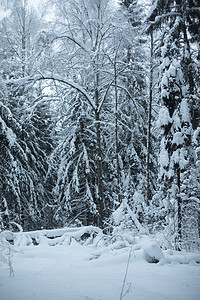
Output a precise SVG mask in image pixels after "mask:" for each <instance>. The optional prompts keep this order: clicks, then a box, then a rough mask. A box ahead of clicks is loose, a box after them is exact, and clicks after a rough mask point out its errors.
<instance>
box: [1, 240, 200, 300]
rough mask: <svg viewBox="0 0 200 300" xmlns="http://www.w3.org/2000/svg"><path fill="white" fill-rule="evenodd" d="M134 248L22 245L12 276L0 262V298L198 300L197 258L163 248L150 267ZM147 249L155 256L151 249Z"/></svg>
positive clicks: (199, 266) (140, 250)
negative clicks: (155, 261) (156, 260)
mask: <svg viewBox="0 0 200 300" xmlns="http://www.w3.org/2000/svg"><path fill="white" fill-rule="evenodd" d="M146 244H147V243H146ZM138 245H139V244H137V245H134V246H133V247H132V246H131V247H121V248H120V247H118V249H115V247H110V248H109V249H108V248H106V247H100V248H97V247H96V245H94V244H93V243H92V244H88V245H84V244H80V243H79V242H77V241H76V240H75V239H72V240H71V241H70V243H63V244H62V245H61V244H57V245H55V246H50V245H49V244H48V243H40V244H39V245H37V246H35V245H33V244H31V245H29V246H23V245H22V246H20V247H18V250H16V252H15V253H14V255H13V257H12V264H13V269H14V276H12V277H11V276H9V266H8V265H6V264H5V263H3V262H0V299H1V300H31V299H34V300H86V299H87V300H121V299H124V300H199V299H200V264H199V263H197V261H196V260H195V259H194V257H196V258H197V256H198V255H199V254H197V255H196V256H194V255H193V256H192V255H190V254H186V253H178V252H175V251H168V250H167V251H166V252H163V253H164V257H165V258H164V259H161V260H160V262H158V263H149V262H148V259H147V255H146V254H147V252H148V251H146V252H145V250H144V249H143V248H145V247H141V246H140V247H139V246H138ZM146 248H148V247H146ZM149 249H150V252H151V253H152V251H154V252H155V253H156V249H155V247H154V246H152V245H151V247H150V248H149ZM152 249H153V250H152ZM145 253H146V254H145ZM198 259H199V256H198ZM127 267H128V269H127ZM122 289H123V290H122ZM120 295H121V296H120Z"/></svg>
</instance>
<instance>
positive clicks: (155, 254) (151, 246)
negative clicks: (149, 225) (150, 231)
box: [140, 236, 164, 263]
mask: <svg viewBox="0 0 200 300" xmlns="http://www.w3.org/2000/svg"><path fill="white" fill-rule="evenodd" d="M140 246H141V248H142V250H143V252H144V258H145V260H146V261H147V262H149V263H158V262H160V261H161V260H162V261H164V254H163V252H162V250H161V248H160V246H159V245H158V244H157V242H156V241H155V240H153V239H151V238H150V237H148V236H143V237H141V240H140Z"/></svg>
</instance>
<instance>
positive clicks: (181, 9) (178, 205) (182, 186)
mask: <svg viewBox="0 0 200 300" xmlns="http://www.w3.org/2000/svg"><path fill="white" fill-rule="evenodd" d="M194 15H195V17H194ZM192 19H193V21H194V24H193V25H194V27H193V26H192V28H193V29H191V23H193V22H192V21H191V20H192ZM148 20H149V22H150V25H149V30H150V31H151V30H160V29H161V36H162V39H161V41H160V42H161V44H160V46H161V58H162V60H161V64H160V70H159V71H160V82H161V84H160V97H161V101H162V106H163V107H162V108H161V110H160V115H159V121H158V123H159V125H160V128H161V129H162V139H161V145H160V157H159V164H160V178H159V184H160V190H159V193H158V195H157V197H155V198H158V197H159V199H161V202H162V205H164V211H165V212H164V217H165V220H166V223H167V225H168V228H170V230H169V236H170V237H172V236H171V233H172V232H173V238H172V243H174V246H175V247H176V248H177V249H178V250H181V249H182V248H186V249H189V248H190V247H191V245H192V244H194V240H195V243H196V245H197V241H198V234H197V232H198V224H197V221H196V222H193V221H192V213H191V211H193V215H195V216H196V217H195V219H196V220H197V219H198V213H199V207H198V194H197V193H196V192H195V191H196V190H197V189H198V183H197V177H196V175H195V171H194V170H195V169H196V167H195V155H194V146H193V143H192V136H193V134H194V133H193V129H196V127H197V119H196V117H197V111H196V109H197V106H196V104H197V102H196V101H198V95H197V91H198V88H199V87H198V82H197V80H196V78H195V64H194V63H195V60H196V59H197V56H196V55H195V53H194V52H193V53H192V45H194V44H195V43H196V42H197V37H196V35H195V38H194V39H192V38H191V39H190V38H189V36H190V34H191V32H192V31H193V32H196V31H198V29H197V28H198V26H197V27H196V25H197V23H198V24H199V15H198V9H197V4H196V2H195V1H162V0H160V1H156V3H155V4H154V5H153V9H152V11H151V12H150V15H149V19H148ZM191 30H192V31H191ZM191 35H192V34H191ZM191 99H193V100H191ZM194 99H195V100H194ZM195 114H196V116H195V117H194V115H195ZM186 216H187V217H186ZM189 232H190V233H191V236H192V238H190V236H189V234H188V233H189ZM194 236H195V238H194ZM168 238H169V237H168ZM191 239H192V240H193V241H192V240H191Z"/></svg>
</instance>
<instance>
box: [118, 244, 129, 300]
mask: <svg viewBox="0 0 200 300" xmlns="http://www.w3.org/2000/svg"><path fill="white" fill-rule="evenodd" d="M131 255H132V246H131V249H130V251H129V255H128V261H127V265H126V272H125V275H124V280H123V285H122V289H121V294H120V298H119V300H122V299H123V298H124V296H125V295H126V293H125V294H124V287H125V283H126V278H127V274H128V267H129V263H130V259H131ZM129 289H130V286H129V288H128V290H129Z"/></svg>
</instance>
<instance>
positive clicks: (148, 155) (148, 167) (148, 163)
mask: <svg viewBox="0 0 200 300" xmlns="http://www.w3.org/2000/svg"><path fill="white" fill-rule="evenodd" d="M150 47H151V54H150V55H151V56H150V78H149V111H148V133H147V178H146V180H147V201H146V203H147V206H149V200H150V148H151V112H152V100H153V90H152V89H153V33H152V32H151V46H150Z"/></svg>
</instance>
